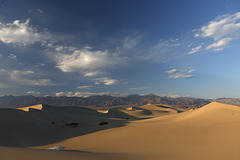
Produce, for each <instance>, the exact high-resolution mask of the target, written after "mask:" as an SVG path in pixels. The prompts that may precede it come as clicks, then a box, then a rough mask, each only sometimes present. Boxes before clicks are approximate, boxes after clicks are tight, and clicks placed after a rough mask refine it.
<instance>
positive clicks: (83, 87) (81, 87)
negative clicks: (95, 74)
mask: <svg viewBox="0 0 240 160" xmlns="http://www.w3.org/2000/svg"><path fill="white" fill-rule="evenodd" d="M90 88H92V86H78V87H77V89H90Z"/></svg>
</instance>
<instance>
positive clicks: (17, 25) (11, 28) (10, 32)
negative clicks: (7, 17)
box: [0, 19, 41, 46]
mask: <svg viewBox="0 0 240 160" xmlns="http://www.w3.org/2000/svg"><path fill="white" fill-rule="evenodd" d="M29 22H30V20H29V19H28V20H26V21H25V22H20V21H19V20H15V21H14V22H13V23H6V24H4V23H2V22H0V41H2V42H3V43H12V44H17V45H25V46H26V45H29V44H34V43H36V42H39V41H41V35H40V34H39V33H37V31H36V30H35V29H34V28H33V27H31V26H30V25H29Z"/></svg>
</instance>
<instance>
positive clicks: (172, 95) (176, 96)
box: [167, 93, 181, 98]
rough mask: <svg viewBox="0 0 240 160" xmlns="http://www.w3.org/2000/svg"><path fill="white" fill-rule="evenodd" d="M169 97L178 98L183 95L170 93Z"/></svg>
mask: <svg viewBox="0 0 240 160" xmlns="http://www.w3.org/2000/svg"><path fill="white" fill-rule="evenodd" d="M167 97H171V98H178V97H181V96H180V95H179V94H175V93H169V94H168V96H167Z"/></svg>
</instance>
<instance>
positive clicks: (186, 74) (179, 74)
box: [166, 68, 194, 79]
mask: <svg viewBox="0 0 240 160" xmlns="http://www.w3.org/2000/svg"><path fill="white" fill-rule="evenodd" d="M166 72H167V73H168V74H169V76H168V78H173V79H186V78H192V77H193V75H191V74H190V73H192V72H194V69H192V68H180V69H177V68H174V69H171V70H167V71H166Z"/></svg>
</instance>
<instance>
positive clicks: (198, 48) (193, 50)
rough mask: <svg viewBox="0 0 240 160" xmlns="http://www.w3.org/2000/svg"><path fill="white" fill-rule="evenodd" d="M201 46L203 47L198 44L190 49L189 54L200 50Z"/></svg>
mask: <svg viewBox="0 0 240 160" xmlns="http://www.w3.org/2000/svg"><path fill="white" fill-rule="evenodd" d="M201 48H202V46H197V47H195V48H192V50H191V51H189V52H188V54H193V53H196V52H198V51H200V49H201Z"/></svg>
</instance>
